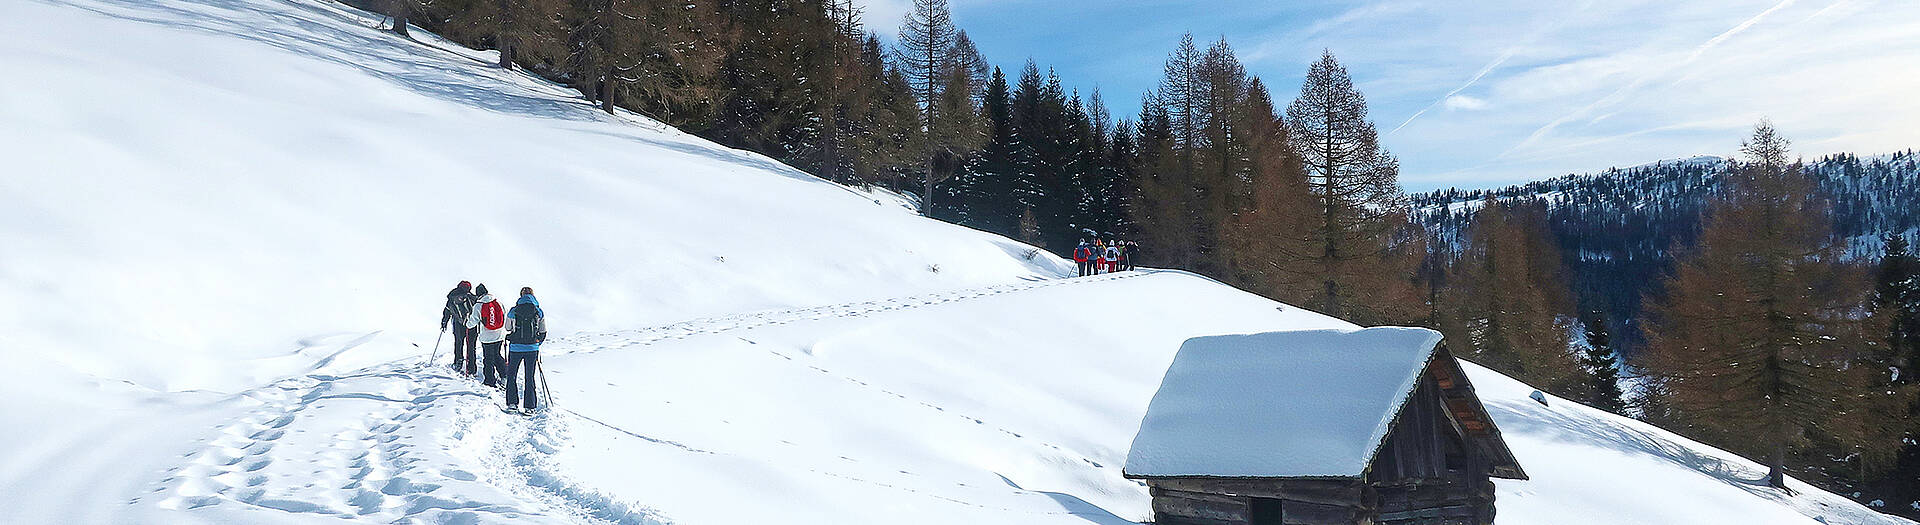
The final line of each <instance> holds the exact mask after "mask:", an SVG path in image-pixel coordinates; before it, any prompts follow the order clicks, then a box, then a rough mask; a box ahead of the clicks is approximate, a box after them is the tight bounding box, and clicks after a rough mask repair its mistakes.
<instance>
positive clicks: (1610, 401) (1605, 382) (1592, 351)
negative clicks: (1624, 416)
mask: <svg viewBox="0 0 1920 525" xmlns="http://www.w3.org/2000/svg"><path fill="white" fill-rule="evenodd" d="M1582 324H1583V325H1584V328H1585V331H1586V340H1587V347H1586V350H1585V351H1584V352H1581V355H1580V364H1581V366H1582V367H1584V368H1586V369H1587V374H1588V377H1587V380H1588V387H1587V405H1588V406H1592V407H1594V408H1598V409H1601V410H1605V411H1608V412H1613V413H1616V414H1618V413H1620V411H1621V410H1623V409H1624V408H1626V403H1625V402H1624V401H1623V400H1622V399H1621V398H1622V394H1621V392H1620V369H1619V366H1620V360H1619V356H1617V355H1615V354H1614V352H1613V341H1612V337H1611V335H1610V332H1609V331H1608V329H1607V318H1606V315H1605V314H1602V313H1599V312H1595V313H1593V314H1592V315H1591V316H1589V318H1588V319H1586V320H1584V321H1583V322H1582Z"/></svg>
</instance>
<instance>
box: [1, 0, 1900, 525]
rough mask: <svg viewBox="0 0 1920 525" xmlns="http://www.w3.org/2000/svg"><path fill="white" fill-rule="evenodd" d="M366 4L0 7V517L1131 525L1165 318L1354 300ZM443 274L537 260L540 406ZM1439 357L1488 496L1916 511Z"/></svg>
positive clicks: (97, 2)
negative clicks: (1025, 220)
mask: <svg viewBox="0 0 1920 525" xmlns="http://www.w3.org/2000/svg"><path fill="white" fill-rule="evenodd" d="M378 23H379V20H378V19H376V18H375V17H371V16H368V15H366V14H364V13H360V12H357V11H354V10H351V9H347V8H344V7H341V6H339V5H337V4H333V3H329V2H324V1H320V0H19V1H10V2H0V34H5V35H7V38H4V39H0V71H7V72H8V76H7V79H6V80H5V81H4V82H0V158H4V159H6V161H5V171H4V173H0V195H4V196H5V199H6V200H5V205H4V206H0V246H6V247H8V248H7V249H6V250H4V251H0V289H4V290H7V291H8V295H7V300H5V301H0V333H5V334H7V335H8V337H7V343H6V344H4V345H0V362H4V368H0V370H4V373H5V374H6V376H5V378H6V379H5V380H4V381H0V427H3V428H5V429H7V430H6V431H4V432H0V502H5V503H4V504H0V523H176V522H185V523H201V522H239V523H309V522H311V523H335V522H338V521H340V518H350V519H353V520H357V521H366V522H432V523H468V522H515V523H520V522H535V523H579V522H613V523H688V524H701V523H768V522H775V521H777V522H781V523H1086V522H1094V523H1125V522H1126V520H1137V519H1144V518H1145V517H1146V513H1147V499H1146V496H1145V493H1144V489H1142V488H1141V487H1140V485H1139V484H1137V483H1134V482H1131V481H1128V480H1125V479H1122V478H1121V477H1120V463H1121V462H1122V461H1123V460H1124V458H1125V456H1126V454H1127V446H1128V442H1129V440H1130V439H1131V438H1132V436H1133V434H1134V432H1135V430H1136V429H1137V428H1138V424H1139V423H1140V420H1141V416H1142V414H1143V413H1144V412H1145V410H1146V406H1147V402H1148V400H1149V398H1150V397H1151V396H1152V394H1153V392H1154V390H1155V389H1156V388H1157V386H1158V383H1159V380H1160V378H1161V377H1162V375H1163V373H1164V372H1165V371H1166V369H1167V365H1168V363H1169V362H1170V361H1171V360H1172V357H1173V354H1174V350H1175V349H1176V348H1178V347H1179V345H1180V344H1181V342H1183V341H1185V340H1187V339H1188V338H1190V337H1194V336H1200V335H1217V334H1231V333H1248V332H1262V331H1272V330H1280V329H1309V328H1342V327H1350V325H1347V324H1345V323H1343V322H1341V321H1338V320H1335V319H1331V318H1327V317H1324V316H1320V315H1317V314H1314V313H1312V312H1308V311H1305V310H1301V309H1297V308H1293V307H1290V306H1286V305H1281V304H1278V303H1274V302H1271V301H1267V300H1265V299H1261V298H1259V297H1256V296H1253V295H1250V294H1247V293H1244V292H1240V291H1238V290H1234V289H1232V288H1229V287H1226V286H1222V285H1220V284H1218V283H1215V282H1212V281H1210V280H1207V279H1205V278H1202V277H1198V276H1194V275H1191V274H1186V273H1181V272H1163V271H1141V272H1128V273H1122V274H1116V275H1109V276H1099V277H1092V278H1078V279H1066V278H1064V277H1065V276H1066V275H1068V274H1069V273H1070V270H1069V265H1067V264H1065V263H1063V262H1062V261H1060V260H1058V259H1056V258H1053V257H1050V256H1040V257H1037V258H1033V259H1032V260H1029V259H1028V258H1026V257H1024V255H1025V254H1026V253H1027V252H1028V250H1029V249H1028V248H1027V247H1025V246H1023V245H1020V244H1018V243H1015V242H1012V241H1008V240H1006V239H1003V238H999V237H995V236H991V235H986V234H982V233H979V232H974V231H971V230H966V229H963V228H958V227H953V226H949V225H944V224H939V223H936V222H931V221H926V220H923V219H920V218H917V217H914V216H912V215H911V213H910V212H909V211H907V210H906V209H905V207H904V206H902V203H901V202H900V200H898V199H895V198H892V197H889V196H888V195H887V194H885V193H884V192H860V191H854V190H850V189H847V188H843V187H840V186H836V185H833V184H828V183H825V182H821V181H819V180H816V179H813V178H811V177H807V176H805V175H804V174H801V173H798V172H796V171H794V170H792V169H790V168H787V167H785V166H781V165H779V164H778V163H775V162H772V161H770V160H768V159H767V158H765V157H762V156H759V155H754V154H751V153H745V152H739V151H734V150H728V149H725V148H720V147H717V146H714V145H712V144H710V143H707V142H705V141H702V140H699V139H697V138H694V137H690V136H687V135H685V134H682V133H679V132H678V131H675V130H672V129H668V128H665V127H663V126H660V125H659V124H657V123H654V122H651V121H649V120H646V119H644V118H640V117H637V116H633V115H622V116H619V117H613V116H608V115H605V114H603V113H600V112H597V111H595V110H594V109H592V108H591V107H589V105H588V104H586V103H585V102H583V101H582V100H580V99H579V97H578V96H577V94H576V93H571V92H568V91H566V90H564V89H560V88H558V87H555V86H553V85H551V84H548V83H545V82H542V81H539V80H537V79H533V78H531V77H527V76H525V75H521V74H518V73H514V72H508V71H502V70H499V69H495V68H491V67H489V66H488V65H487V64H488V63H490V62H491V59H490V56H489V55H490V53H484V52H472V51H467V50H462V49H459V48H457V47H456V46H453V45H451V44H449V43H447V42H444V41H441V40H438V39H436V38H434V37H433V36H432V35H429V34H426V33H424V32H416V33H415V34H416V38H418V39H419V40H418V41H409V40H405V39H401V38H399V37H396V36H393V35H391V34H387V33H382V32H379V31H376V30H374V29H372V28H373V27H374V26H375V25H377V24H378ZM460 279H472V280H475V281H478V282H487V283H489V284H490V285H492V287H493V288H495V289H496V290H497V291H507V290H512V289H514V288H517V287H518V286H522V285H528V286H533V287H534V288H535V289H536V290H538V291H539V292H540V296H541V298H542V302H543V304H544V305H545V307H546V310H547V311H548V312H549V315H550V316H551V320H550V321H551V322H550V325H551V328H552V330H553V332H554V334H555V335H556V340H555V341H553V342H551V343H550V344H549V346H548V347H547V349H546V351H545V352H544V353H545V354H546V355H545V360H546V365H547V368H548V372H549V375H550V376H551V378H552V379H553V385H552V386H553V394H554V398H555V401H556V402H557V405H558V406H559V407H560V408H561V409H560V410H556V411H551V412H548V413H546V414H545V415H542V416H537V417H533V418H520V417H517V416H510V415H507V414H503V413H501V412H500V411H499V410H496V409H495V407H496V405H497V404H498V403H499V400H498V396H495V395H492V394H491V392H489V391H487V390H485V389H483V388H481V387H478V386H477V385H475V384H473V383H471V382H468V381H465V380H461V379H457V378H454V377H452V376H451V375H450V374H449V373H448V372H447V371H446V370H445V369H444V368H440V367H431V366H426V365H422V364H421V360H422V358H423V357H425V356H426V354H427V350H426V348H425V347H429V346H432V345H433V340H434V333H433V328H432V324H433V323H434V322H435V321H436V317H437V316H438V309H439V303H440V297H441V295H442V294H443V293H444V291H445V290H446V288H448V287H450V286H451V285H452V283H453V282H454V281H457V280H460ZM415 345H419V346H415ZM446 355H447V354H446V350H445V345H444V344H443V345H442V348H441V350H440V352H439V360H440V362H442V363H444V362H445V360H446ZM1468 371H1469V373H1470V374H1471V375H1472V380H1473V382H1474V384H1475V386H1476V387H1477V389H1478V390H1479V392H1480V393H1481V394H1482V396H1483V398H1484V401H1485V402H1486V404H1487V406H1488V409H1489V410H1490V411H1491V413H1492V415H1493V417H1494V418H1495V420H1496V422H1497V423H1498V424H1499V425H1500V428H1501V429H1502V431H1503V432H1504V433H1505V435H1506V436H1507V438H1508V440H1509V442H1510V445H1511V446H1512V448H1513V449H1514V452H1515V454H1516V455H1517V456H1518V457H1519V458H1520V461H1521V463H1522V465H1523V466H1524V467H1525V468H1526V470H1527V472H1528V473H1529V474H1530V475H1532V476H1533V480H1531V481H1522V482H1508V481H1505V480H1501V481H1499V482H1498V483H1499V489H1500V494H1499V509H1500V515H1501V518H1500V523H1502V524H1506V525H1514V524H1578V523H1813V521H1812V519H1813V518H1812V517H1820V518H1823V519H1825V520H1826V521H1828V522H1829V523H1875V522H1879V523H1908V522H1904V521H1901V520H1895V519H1892V518H1885V517H1880V516H1878V515H1876V514H1872V513H1871V512H1869V511H1867V510H1866V509H1864V508H1862V507H1860V506H1858V505H1854V504H1852V503H1850V502H1847V501H1846V500H1844V499H1842V498H1840V497H1837V496H1834V495H1832V494H1827V493H1824V492H1821V491H1818V490H1813V489H1811V488H1808V487H1805V486H1798V488H1800V489H1801V492H1800V494H1799V495H1797V496H1791V497H1789V496H1783V495H1780V494H1779V493H1777V492H1774V491H1771V490H1767V489H1765V488H1762V487H1760V486H1758V485H1756V484H1755V483H1754V482H1752V481H1750V480H1756V479H1759V478H1760V477H1761V475H1762V471H1761V470H1760V469H1759V468H1758V467H1757V466H1755V465H1754V464H1752V463H1751V462H1748V461H1745V460H1742V459H1739V458H1737V457H1734V456H1731V455H1728V454H1726V453H1724V452H1720V451H1717V450H1714V449H1712V448H1710V447H1705V446H1702V445H1699V444H1697V443H1692V442H1690V441H1686V440H1684V439H1679V438H1676V437H1674V436H1673V435H1671V434H1669V433H1666V432H1664V431H1661V430H1659V429H1656V428H1652V427H1649V426H1646V425H1643V424H1640V423H1638V422H1634V421H1630V420H1625V419H1622V418H1618V417H1615V416H1611V415H1608V414H1604V413H1601V412H1598V411H1594V410H1592V409H1588V408H1586V407H1581V406H1578V405H1576V404H1572V403H1567V402H1565V401H1561V400H1558V399H1552V400H1551V402H1552V405H1551V406H1546V407H1543V406H1540V405H1538V404H1536V403H1534V402H1532V401H1530V400H1527V399H1526V396H1527V394H1529V393H1530V392H1531V391H1532V390H1531V389H1530V388H1528V387H1526V386H1525V385H1522V384H1519V383H1517V382H1514V381H1512V380H1509V379H1507V378H1505V377H1502V376H1499V375H1498V374H1494V373H1491V372H1488V371H1486V370H1483V369H1480V368H1478V367H1473V366H1468Z"/></svg>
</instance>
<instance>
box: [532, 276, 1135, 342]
mask: <svg viewBox="0 0 1920 525" xmlns="http://www.w3.org/2000/svg"><path fill="white" fill-rule="evenodd" d="M1162 271H1166V270H1154V269H1141V270H1132V271H1126V272H1118V273H1106V274H1100V275H1094V276H1087V277H1071V278H1060V279H1044V280H1034V281H1025V282H1020V283H1012V284H1002V285H995V286H985V287H980V288H970V289H965V290H956V291H951V292H937V293H930V294H924V295H916V296H909V297H896V298H892V299H881V300H874V301H861V302H855V303H845V304H835V305H827V306H813V307H806V308H791V309H783V310H767V311H761V312H751V313H744V314H737V315H727V316H718V317H705V318H700V319H694V320H690V321H681V322H678V323H672V324H666V325H660V326H655V327H649V328H636V329H628V330H613V331H603V332H584V333H580V334H575V335H572V336H568V337H562V338H555V339H554V340H553V341H552V342H556V343H561V344H562V345H563V346H573V347H574V348H573V349H569V350H567V351H566V352H564V353H563V354H562V355H564V354H572V353H579V352H599V351H603V350H615V349H622V348H630V347H636V346H646V345H650V344H653V343H657V342H660V341H666V340H673V339H685V338H688V337H693V336H698V335H711V334H719V333H726V332H733V331H738V330H751V329H754V328H763V327H768V326H778V325H784V324H789V323H795V322H803V321H819V320H824V319H835V318H844V317H861V316H867V315H874V314H879V313H883V312H890V311H895V310H910V309H914V308H924V307H928V306H936V305H941V304H947V303H951V302H955V301H964V300H969V299H979V298H983V297H990V296H995V295H1003V294H1008V293H1014V292H1024V291H1028V290H1037V289H1040V288H1048V287H1053V286H1059V285H1063V284H1084V283H1091V282H1104V281H1113V280H1118V279H1128V278H1133V277H1140V276H1145V275H1152V274H1154V273H1158V272H1162ZM582 348H584V349H585V350H582ZM542 351H545V350H544V349H543V350H542ZM547 355H555V354H547Z"/></svg>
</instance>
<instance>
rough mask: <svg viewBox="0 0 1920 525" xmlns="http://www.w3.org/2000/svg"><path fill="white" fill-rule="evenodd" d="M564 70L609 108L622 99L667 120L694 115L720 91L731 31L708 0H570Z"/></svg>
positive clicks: (699, 114)
mask: <svg viewBox="0 0 1920 525" xmlns="http://www.w3.org/2000/svg"><path fill="white" fill-rule="evenodd" d="M573 2H574V8H573V9H572V10H571V13H570V14H571V19H570V20H569V24H568V25H569V27H571V28H572V33H571V34H569V36H568V45H569V46H570V50H571V53H570V54H569V55H568V60H567V63H568V64H569V69H570V74H571V75H572V76H573V77H574V79H575V80H576V81H578V82H581V83H582V84H584V85H583V87H585V88H588V89H585V90H583V91H589V92H591V93H593V98H594V99H595V100H597V101H599V103H600V108H601V109H602V110H605V111H606V112H607V113H609V114H611V113H613V112H614V107H615V106H616V105H622V104H621V100H619V99H620V96H621V95H623V94H624V95H631V97H630V100H628V101H627V103H626V104H624V106H626V107H628V108H629V109H633V110H635V111H638V112H641V113H643V114H646V115H649V116H652V117H654V118H655V119H658V120H661V121H663V122H666V123H668V124H685V123H690V122H694V121H697V120H698V119H700V118H702V117H704V116H705V115H706V114H708V113H709V112H711V111H712V110H713V106H714V104H715V102H716V99H717V97H718V95H719V83H718V82H717V81H715V79H714V74H715V72H716V70H717V68H718V66H719V64H720V60H721V59H722V58H724V57H725V56H726V55H727V47H728V40H729V39H730V35H729V34H728V33H727V32H726V31H724V30H723V28H724V27H725V26H726V24H723V23H721V22H720V20H721V19H720V16H719V14H718V12H716V11H715V9H714V3H713V2H711V1H709V0H678V1H674V0H573Z"/></svg>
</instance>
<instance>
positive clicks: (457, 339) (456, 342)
mask: <svg viewBox="0 0 1920 525" xmlns="http://www.w3.org/2000/svg"><path fill="white" fill-rule="evenodd" d="M478 344H480V329H479V328H467V327H463V326H454V327H453V369H454V370H466V372H467V375H473V367H474V365H475V363H474V359H473V351H474V346H475V345H478Z"/></svg>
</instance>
